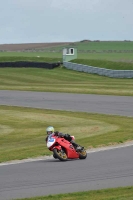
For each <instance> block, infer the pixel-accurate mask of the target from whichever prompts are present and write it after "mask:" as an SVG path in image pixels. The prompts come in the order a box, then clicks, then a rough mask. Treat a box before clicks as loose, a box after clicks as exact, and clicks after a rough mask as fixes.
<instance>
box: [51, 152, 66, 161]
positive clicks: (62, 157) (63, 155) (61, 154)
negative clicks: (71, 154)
mask: <svg viewBox="0 0 133 200" xmlns="http://www.w3.org/2000/svg"><path fill="white" fill-rule="evenodd" d="M53 155H54V156H55V157H56V158H58V159H59V160H61V161H66V160H67V155H66V153H65V152H64V151H63V150H62V149H61V150H58V149H53Z"/></svg>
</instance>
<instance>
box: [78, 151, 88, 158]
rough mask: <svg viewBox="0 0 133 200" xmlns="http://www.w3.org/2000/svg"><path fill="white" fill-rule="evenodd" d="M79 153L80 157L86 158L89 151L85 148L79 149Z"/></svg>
mask: <svg viewBox="0 0 133 200" xmlns="http://www.w3.org/2000/svg"><path fill="white" fill-rule="evenodd" d="M78 153H79V159H85V158H86V157H87V152H86V150H85V149H83V150H81V151H78Z"/></svg>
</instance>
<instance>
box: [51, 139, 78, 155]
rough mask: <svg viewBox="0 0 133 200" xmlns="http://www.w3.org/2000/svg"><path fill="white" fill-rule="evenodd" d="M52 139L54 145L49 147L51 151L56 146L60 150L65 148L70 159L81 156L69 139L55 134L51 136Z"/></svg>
mask: <svg viewBox="0 0 133 200" xmlns="http://www.w3.org/2000/svg"><path fill="white" fill-rule="evenodd" d="M50 140H51V141H53V144H52V146H50V147H48V148H49V150H50V151H53V149H54V148H56V149H58V150H61V149H65V152H66V154H67V158H68V159H75V158H79V154H78V153H77V152H76V150H75V148H74V147H73V145H72V144H71V143H70V142H69V141H67V140H65V139H64V138H60V137H58V136H54V135H53V136H51V138H50ZM50 140H48V141H47V142H49V141H50ZM47 146H48V145H47Z"/></svg>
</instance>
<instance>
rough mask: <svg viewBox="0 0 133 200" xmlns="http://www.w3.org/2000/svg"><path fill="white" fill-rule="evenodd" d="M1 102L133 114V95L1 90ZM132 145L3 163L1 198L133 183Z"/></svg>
mask: <svg viewBox="0 0 133 200" xmlns="http://www.w3.org/2000/svg"><path fill="white" fill-rule="evenodd" d="M0 105H16V106H25V107H36V108H47V109H56V110H71V111H76V110H77V111H85V112H93V113H106V114H115V115H125V116H130V117H131V116H133V97H119V96H116V97H115V96H105V95H84V94H83V95H82V94H81V95H79V94H62V93H40V92H19V91H0ZM132 152H133V146H128V147H123V148H115V149H112V150H105V151H99V152H92V153H89V154H88V157H87V159H86V160H72V161H67V162H60V161H58V160H55V159H53V158H49V159H44V160H41V159H40V160H37V161H32V162H31V161H29V162H25V163H21V164H9V165H8V164H7V165H3V166H2V165H0V200H5V199H7V200H8V199H14V198H24V197H31V196H41V195H48V194H58V193H67V192H75V191H85V190H93V189H94V190H95V189H102V188H111V187H118V186H132V185H133V153H132Z"/></svg>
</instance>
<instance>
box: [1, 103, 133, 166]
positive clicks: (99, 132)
mask: <svg viewBox="0 0 133 200" xmlns="http://www.w3.org/2000/svg"><path fill="white" fill-rule="evenodd" d="M132 122H133V118H132V117H122V116H113V115H102V114H89V113H81V112H67V111H54V110H43V109H33V108H21V107H11V106H0V152H1V153H0V162H4V161H9V160H18V159H19V160H20V159H24V158H31V157H37V156H43V155H51V152H50V151H49V150H48V149H47V148H46V144H45V136H46V132H45V129H46V127H47V126H49V125H53V126H54V127H55V129H56V130H59V131H61V132H64V133H70V134H71V135H75V137H76V142H77V143H79V144H81V145H83V146H85V147H86V148H87V149H88V148H92V147H99V146H107V145H112V144H118V143H123V142H125V141H129V140H133V131H132V130H133V123H132ZM70 127H71V128H70ZM81 133H82V134H81Z"/></svg>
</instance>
